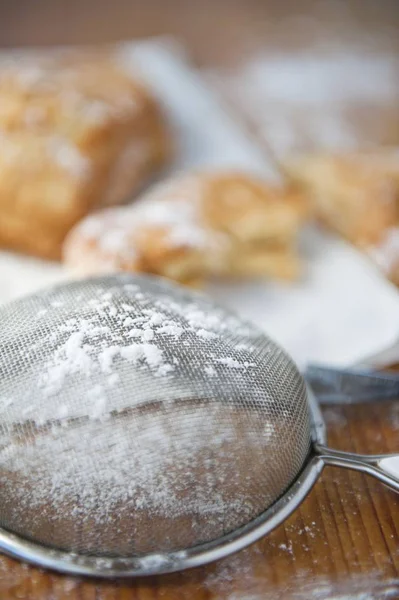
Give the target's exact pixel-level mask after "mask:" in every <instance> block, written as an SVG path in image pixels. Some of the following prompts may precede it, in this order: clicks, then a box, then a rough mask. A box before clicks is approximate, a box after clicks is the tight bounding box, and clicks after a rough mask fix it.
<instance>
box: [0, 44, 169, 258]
mask: <svg viewBox="0 0 399 600" xmlns="http://www.w3.org/2000/svg"><path fill="white" fill-rule="evenodd" d="M0 131H1V134H0V140H1V143H0V211H1V212H0V246H1V247H3V248H10V249H14V250H18V251H21V252H27V253H30V254H35V255H38V256H42V257H46V258H59V257H60V254H61V246H62V242H63V239H64V237H65V235H66V233H67V232H68V231H69V229H70V228H71V227H72V226H73V225H74V224H75V223H76V222H77V221H78V220H79V219H81V218H82V217H83V216H85V215H86V214H87V213H88V212H89V211H91V210H93V209H95V208H99V207H101V206H106V205H114V204H117V203H120V202H122V201H124V200H126V199H127V198H128V197H129V196H130V195H131V194H132V193H133V192H134V191H136V190H137V189H138V188H139V187H140V186H141V185H142V184H143V182H144V180H145V179H146V178H147V177H148V176H149V175H150V174H151V173H152V172H153V171H154V169H156V168H158V167H159V166H160V165H161V164H162V163H163V162H164V161H165V159H166V158H167V155H168V152H169V139H168V135H167V132H166V130H165V125H164V122H163V118H162V115H161V112H160V109H159V107H158V105H157V103H156V101H155V100H154V99H153V98H152V97H151V95H150V94H149V92H148V91H147V90H146V89H145V88H144V87H143V86H142V85H141V84H140V83H138V82H136V81H133V80H132V78H131V77H130V76H129V75H127V74H125V73H124V72H122V71H121V70H119V68H118V67H117V66H116V64H115V63H114V62H113V60H112V58H111V56H110V55H107V54H106V53H104V54H103V53H100V52H98V53H95V52H94V53H89V52H88V53H87V54H85V53H79V52H75V53H70V54H63V53H62V52H61V53H58V54H57V53H55V54H51V53H48V54H47V53H44V54H43V55H40V56H37V57H35V56H33V57H32V58H29V57H24V56H22V57H16V58H14V59H12V60H11V59H9V60H4V59H3V60H2V61H1V62H0Z"/></svg>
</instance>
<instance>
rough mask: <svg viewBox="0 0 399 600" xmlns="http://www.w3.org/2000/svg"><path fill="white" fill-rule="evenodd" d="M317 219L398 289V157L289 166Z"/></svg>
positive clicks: (303, 160)
mask: <svg viewBox="0 0 399 600" xmlns="http://www.w3.org/2000/svg"><path fill="white" fill-rule="evenodd" d="M286 170H287V174H288V177H289V179H290V181H291V182H292V183H293V184H294V186H296V187H297V188H298V189H300V190H301V191H305V192H306V193H307V194H308V197H309V199H310V204H311V205H312V207H313V210H314V212H315V214H316V216H317V217H319V218H320V219H321V220H322V221H323V222H324V223H325V224H326V225H327V226H328V227H330V228H331V229H333V230H334V231H336V232H338V233H339V234H341V235H342V236H343V237H345V238H346V239H347V240H349V241H350V242H352V243H353V244H354V245H356V246H357V247H359V248H361V249H362V250H364V251H365V252H366V253H367V254H368V255H369V256H370V257H371V258H372V259H373V260H374V261H375V262H376V263H377V264H378V266H379V267H380V268H381V269H382V270H383V271H384V272H385V273H386V274H387V275H388V277H389V278H391V279H392V280H393V281H395V282H397V283H399V242H398V237H399V236H398V227H399V153H398V151H394V150H390V149H386V150H380V151H378V152H370V153H360V152H359V153H353V154H347V155H328V154H325V155H323V154H319V155H313V156H312V155H309V156H303V157H299V158H297V159H295V160H291V162H289V163H287V165H286Z"/></svg>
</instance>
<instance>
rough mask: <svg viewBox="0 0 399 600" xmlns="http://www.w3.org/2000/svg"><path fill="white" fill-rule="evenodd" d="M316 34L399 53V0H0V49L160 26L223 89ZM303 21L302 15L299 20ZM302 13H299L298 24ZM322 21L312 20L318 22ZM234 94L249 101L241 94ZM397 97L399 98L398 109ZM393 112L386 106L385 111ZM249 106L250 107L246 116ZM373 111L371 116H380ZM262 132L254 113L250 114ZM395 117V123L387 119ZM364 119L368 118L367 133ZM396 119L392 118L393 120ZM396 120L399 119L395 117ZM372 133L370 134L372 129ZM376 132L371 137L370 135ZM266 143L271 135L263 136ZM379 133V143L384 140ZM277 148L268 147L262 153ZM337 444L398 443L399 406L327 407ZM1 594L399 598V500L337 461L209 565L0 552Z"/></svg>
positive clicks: (387, 127)
mask: <svg viewBox="0 0 399 600" xmlns="http://www.w3.org/2000/svg"><path fill="white" fill-rule="evenodd" d="M304 16H305V20H306V19H309V17H310V16H313V17H317V20H316V21H314V23H315V24H314V26H312V27H313V29H312V31H313V37H314V39H313V42H315V40H316V41H317V40H319V42H320V40H323V41H325V40H326V39H335V40H337V39H339V40H342V42H346V43H349V42H350V41H351V39H353V37H356V36H360V37H362V36H363V37H364V36H367V35H368V36H369V37H370V36H371V37H372V38H373V40H374V42H375V43H377V44H378V48H379V50H380V51H381V52H387V53H390V54H391V55H395V53H396V54H398V53H399V36H398V35H397V32H398V31H399V4H398V3H397V1H396V0H392V1H388V0H386V1H383V2H375V1H374V2H373V1H368V0H352V1H351V2H347V3H344V2H337V1H335V2H316V1H310V0H308V1H302V2H294V1H293V0H292V1H291V2H289V1H288V0H284V1H280V2H262V1H261V0H258V1H257V0H249V1H248V0H247V2H245V3H244V2H240V1H238V0H230V1H227V0H220V1H219V2H212V1H211V0H205V1H203V2H197V3H194V2H189V1H186V2H183V1H180V2H179V1H177V0H171V1H168V2H162V0H158V1H156V0H145V1H144V0H143V1H140V2H129V1H128V0H116V1H114V2H107V0H97V2H95V0H92V1H91V2H81V1H78V0H70V1H69V2H68V3H66V2H65V3H64V2H61V0H57V1H56V0H36V2H34V3H25V2H20V1H18V0H14V2H13V4H12V5H11V4H10V3H8V2H2V3H0V44H1V45H3V46H14V45H31V44H51V43H76V42H78V43H82V42H98V41H110V40H116V39H122V38H132V37H136V36H146V35H154V34H160V33H162V34H163V33H167V34H173V35H177V36H178V37H180V38H181V39H182V40H183V41H184V42H185V43H186V45H187V46H188V47H189V49H190V50H191V52H192V55H193V56H194V58H195V59H196V60H197V62H198V63H199V64H200V65H202V66H204V67H212V69H214V71H215V72H216V73H217V74H218V75H219V83H220V87H221V88H222V89H224V90H226V89H228V88H227V87H226V85H225V84H226V81H227V80H226V77H227V75H228V74H229V73H231V69H233V68H236V67H237V65H238V64H239V63H240V62H242V61H243V58H244V57H248V56H249V55H250V54H251V53H253V52H259V51H265V49H266V48H270V49H271V51H272V50H273V49H276V48H277V49H280V50H281V49H284V51H291V52H292V51H296V49H297V48H298V47H303V46H304V44H307V43H308V41H309V40H307V39H306V38H307V35H308V34H307V32H309V29H308V28H306V27H299V26H298V22H302V24H303V18H304ZM298 18H299V21H298ZM301 19H302V21H301ZM312 23H313V21H312ZM227 100H228V101H231V102H232V104H233V105H234V106H235V108H236V109H237V107H240V108H239V110H241V109H242V105H240V103H238V102H236V99H235V98H232V97H229V98H227ZM397 100H398V99H397V98H393V99H392V106H393V109H392V111H391V112H390V113H389V116H388V117H386V113H385V112H384V114H382V113H381V114H380V116H378V115H377V116H378V118H377V121H376V122H377V125H378V126H379V124H381V126H380V129H378V127H377V128H376V127H375V124H374V126H373V128H371V129H372V132H373V135H374V138H375V140H377V141H379V142H384V141H386V142H390V143H398V141H399V129H395V127H396V126H397V124H396V119H397V117H398V114H397V110H395V106H397ZM395 102H396V105H395ZM388 112H389V111H388ZM244 113H245V114H244ZM373 114H374V113H373ZM242 116H243V117H244V120H245V122H246V125H247V126H248V128H249V129H252V131H255V134H256V119H254V117H253V115H249V114H248V113H247V112H245V111H243V115H242ZM387 118H388V121H387ZM367 121H369V119H365V120H364V121H363V125H364V127H365V128H366V129H365V131H367V127H368V126H370V125H368V123H367ZM387 123H388V124H387ZM398 123H399V120H398ZM371 129H370V131H371ZM370 135H371V133H370ZM259 139H260V141H261V143H263V142H264V140H263V139H261V137H260V138H259ZM375 140H374V141H375ZM268 151H269V148H268V146H267V144H266V145H265V153H267V152H268ZM324 415H325V418H326V421H327V424H328V433H329V443H330V444H331V445H333V446H334V447H336V448H340V449H344V450H350V451H356V452H363V453H367V452H371V453H373V452H374V453H381V452H394V451H397V450H398V438H399V436H398V432H399V405H398V404H397V403H395V402H391V403H388V402H384V403H381V404H378V405H377V404H376V405H370V404H368V405H367V406H360V405H359V406H352V407H337V408H336V407H334V408H327V409H326V410H325V411H324ZM0 598H1V599H2V600H16V599H21V600H22V599H24V600H64V599H68V600H128V599H129V600H130V599H132V600H133V599H137V600H150V599H161V598H162V599H164V600H168V599H170V600H172V599H173V600H178V599H179V600H202V599H203V600H205V599H206V600H216V599H220V600H222V599H223V600H269V599H270V600H279V599H281V600H291V599H292V600H294V599H295V600H327V599H333V598H334V599H336V600H338V599H343V598H345V599H346V600H349V599H351V600H375V599H376V600H378V599H381V600H382V599H388V598H389V599H391V598H399V498H398V496H396V495H395V494H394V493H393V492H391V491H389V490H388V489H386V488H384V487H383V486H382V485H380V484H378V483H377V482H376V481H374V480H372V479H370V478H367V477H366V476H362V475H360V474H357V473H352V472H349V471H344V470H339V469H334V468H328V469H326V470H325V472H324V473H323V476H322V478H321V480H320V481H319V482H318V483H317V485H316V486H315V488H314V489H313V491H312V492H311V493H310V495H309V496H308V498H307V499H306V501H305V502H304V503H303V504H302V506H301V507H300V508H299V509H298V510H297V511H296V512H295V513H294V514H293V515H292V516H291V518H290V519H288V520H287V521H286V523H284V525H281V526H280V527H279V528H278V529H277V530H275V531H274V532H273V533H272V534H271V535H269V536H268V537H267V538H265V539H263V540H261V541H260V542H258V543H257V544H255V545H254V546H252V547H251V548H249V549H247V550H244V551H243V552H241V553H239V554H237V555H235V556H232V557H230V558H228V559H225V560H223V561H220V562H218V563H216V564H213V565H209V566H207V567H203V568H198V569H195V570H191V571H188V572H184V573H179V574H175V575H170V576H163V577H158V578H152V579H146V580H137V581H124V582H103V581H90V580H82V579H74V578H70V577H64V576H60V575H56V574H53V573H48V572H43V571H41V570H39V569H35V568H32V567H29V566H27V565H24V564H21V563H18V562H15V561H13V560H9V559H7V558H4V557H3V558H0Z"/></svg>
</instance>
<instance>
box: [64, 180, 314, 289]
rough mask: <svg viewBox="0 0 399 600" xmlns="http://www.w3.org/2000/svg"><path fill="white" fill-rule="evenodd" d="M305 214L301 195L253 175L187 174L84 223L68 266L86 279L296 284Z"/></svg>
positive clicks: (69, 249)
mask: <svg viewBox="0 0 399 600" xmlns="http://www.w3.org/2000/svg"><path fill="white" fill-rule="evenodd" d="M305 213H306V208H305V206H304V203H303V201H302V199H301V197H300V196H299V195H298V194H292V193H286V192H285V191H283V190H279V189H274V188H271V187H270V186H269V185H268V184H266V183H265V182H263V181H261V180H257V179H255V178H254V177H252V176H250V175H244V174H240V173H235V172H232V173H225V172H223V173H193V174H189V175H182V176H180V177H176V178H174V179H172V180H170V181H167V182H165V183H161V184H159V185H158V186H156V187H155V188H154V189H153V190H151V191H150V192H148V193H147V194H145V195H143V196H142V197H141V198H140V199H139V200H138V201H137V202H135V203H134V204H133V205H131V206H127V207H123V208H114V209H108V210H103V211H100V212H98V213H96V214H93V215H91V216H89V217H87V218H86V219H84V220H83V221H81V222H80V223H78V225H76V227H75V228H74V229H73V230H72V231H71V233H70V234H69V235H68V237H67V239H66V242H65V245H64V260H65V262H66V264H67V266H68V267H69V268H70V269H71V270H72V271H74V272H75V273H77V274H80V275H86V274H91V273H102V272H107V271H118V270H126V271H142V272H147V273H155V274H158V275H163V276H166V277H169V278H171V279H174V280H177V281H180V282H182V283H186V284H197V283H201V282H202V281H203V279H204V278H206V277H208V276H212V275H216V276H240V277H253V276H258V277H259V276H260V277H263V276H265V277H267V276H270V277H277V278H281V279H293V278H295V277H296V276H297V275H298V273H299V271H300V261H299V258H298V255H297V249H296V238H297V233H298V230H299V227H300V225H301V222H302V220H303V218H304V215H305Z"/></svg>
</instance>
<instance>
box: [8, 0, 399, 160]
mask: <svg viewBox="0 0 399 600" xmlns="http://www.w3.org/2000/svg"><path fill="white" fill-rule="evenodd" d="M398 34H399V4H398V2H397V1H396V0H383V1H377V0H348V1H344V0H321V1H317V0H300V1H294V0H291V1H289V0H280V1H276V0H269V1H266V0H246V1H245V2H244V1H240V0H218V1H211V0H203V1H202V2H192V1H178V0H168V1H167V2H163V1H162V0H130V1H129V0H115V1H113V2H109V1H107V0H96V1H95V0H85V1H84V2H82V1H79V0H69V1H68V2H65V1H61V0H36V1H35V2H33V3H26V2H22V1H20V0H18V1H14V2H12V3H11V2H1V3H0V44H1V46H3V47H9V46H27V45H51V44H76V43H77V44H91V43H98V42H110V41H116V40H122V39H131V38H141V37H148V36H159V35H166V36H174V37H175V38H177V39H179V40H180V41H181V42H182V43H183V44H184V45H185V47H186V48H187V50H188V52H189V54H190V56H191V58H192V59H193V60H194V61H195V62H196V64H197V65H198V66H200V67H201V68H203V69H206V70H208V71H209V70H210V71H212V73H211V75H212V78H213V81H214V83H217V84H218V85H219V86H220V87H221V89H222V91H223V93H225V94H226V96H227V97H228V99H230V100H231V101H232V103H234V104H235V105H236V107H237V108H238V109H239V110H240V111H241V113H243V115H244V117H245V119H246V120H247V122H248V125H249V126H252V127H253V128H254V129H255V130H256V134H257V135H259V136H260V137H261V138H262V141H264V142H265V143H267V144H269V145H271V146H272V148H273V150H274V152H275V153H277V154H279V153H284V152H285V151H286V150H287V149H291V148H292V147H293V146H295V147H296V146H297V145H298V144H299V145H300V146H301V149H302V147H303V146H306V147H309V146H317V147H318V149H319V148H320V145H322V146H326V147H328V148H331V147H345V148H347V147H353V146H354V145H357V144H359V145H362V146H364V145H366V144H373V143H379V144H381V143H384V144H395V143H397V141H398V139H399V109H398V106H399V103H398V99H399V52H398V50H399V35H398ZM309 108H311V109H312V110H311V115H310V114H309ZM288 113H289V115H288ZM288 117H289V121H290V122H289V125H287V118H288Z"/></svg>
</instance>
